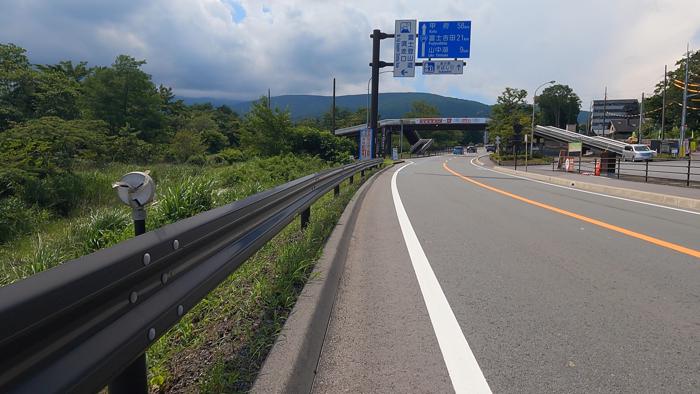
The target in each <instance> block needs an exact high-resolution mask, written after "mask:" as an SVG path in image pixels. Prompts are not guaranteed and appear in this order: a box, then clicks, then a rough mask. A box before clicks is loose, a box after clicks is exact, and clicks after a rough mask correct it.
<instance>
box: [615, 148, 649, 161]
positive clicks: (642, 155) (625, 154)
mask: <svg viewBox="0 0 700 394" xmlns="http://www.w3.org/2000/svg"><path fill="white" fill-rule="evenodd" d="M654 157H656V151H653V150H651V149H649V147H648V146H646V145H643V144H630V145H625V147H624V148H623V149H622V160H624V161H627V160H632V161H637V160H640V161H648V160H654Z"/></svg>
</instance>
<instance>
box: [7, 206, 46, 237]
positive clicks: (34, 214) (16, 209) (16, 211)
mask: <svg viewBox="0 0 700 394" xmlns="http://www.w3.org/2000/svg"><path fill="white" fill-rule="evenodd" d="M50 216H51V215H50V214H49V213H48V212H47V211H46V210H43V209H39V208H37V207H30V206H28V205H27V204H26V203H25V202H24V201H22V200H21V199H19V198H17V197H9V198H4V199H2V200H0V243H4V242H7V241H10V240H12V239H14V238H16V237H17V236H20V235H24V234H28V233H30V232H32V231H34V230H36V228H37V227H38V226H40V225H41V224H43V223H46V222H47V221H48V220H49V219H50Z"/></svg>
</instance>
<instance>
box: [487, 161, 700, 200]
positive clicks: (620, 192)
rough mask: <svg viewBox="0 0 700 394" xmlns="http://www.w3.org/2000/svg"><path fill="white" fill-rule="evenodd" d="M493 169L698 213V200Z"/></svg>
mask: <svg viewBox="0 0 700 394" xmlns="http://www.w3.org/2000/svg"><path fill="white" fill-rule="evenodd" d="M493 169H494V170H496V171H499V172H502V173H506V174H511V175H517V176H521V177H524V178H530V179H535V180H538V181H542V182H547V183H552V184H554V185H561V186H567V187H572V188H575V189H581V190H587V191H591V192H596V193H603V194H609V195H611V196H616V197H623V198H629V199H632V200H639V201H644V202H650V203H654V204H660V205H667V206H670V207H674V208H681V209H690V210H694V211H700V200H698V199H694V198H688V197H680V196H673V195H669V194H660V193H652V192H645V191H642V190H635V189H628V188H624V187H617V186H608V185H600V184H597V183H589V182H580V181H575V180H571V179H565V178H557V177H554V176H549V175H542V174H535V173H532V172H523V171H515V170H511V169H510V168H505V167H501V166H498V165H495V166H493Z"/></svg>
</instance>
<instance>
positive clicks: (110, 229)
mask: <svg viewBox="0 0 700 394" xmlns="http://www.w3.org/2000/svg"><path fill="white" fill-rule="evenodd" d="M331 165H332V164H330V163H326V162H324V161H321V160H320V159H318V158H313V157H296V156H291V155H289V156H283V157H274V158H267V159H253V160H250V161H247V162H244V163H237V164H235V165H232V166H226V167H216V168H212V167H192V166H173V165H168V166H154V167H151V168H150V169H151V175H152V176H153V178H154V180H155V181H156V184H157V192H156V195H157V196H156V201H155V203H154V205H153V207H152V208H150V209H149V219H148V221H147V222H148V226H149V228H155V227H158V226H162V225H165V224H168V223H171V222H174V221H177V220H181V219H183V218H186V217H190V216H193V215H196V214H197V213H200V212H203V211H206V210H209V209H212V208H214V207H216V206H219V205H222V204H226V203H229V202H232V201H234V200H238V199H241V198H244V197H247V196H249V195H252V194H255V193H258V192H260V191H263V190H266V189H268V188H270V187H273V186H276V185H278V184H281V183H284V182H287V181H290V180H292V179H295V178H299V177H301V176H304V175H307V174H309V173H312V172H315V171H319V170H321V169H324V168H327V167H330V166H331ZM133 170H144V168H138V167H135V166H125V165H116V166H112V167H109V168H106V169H103V170H94V169H88V170H84V171H82V172H79V173H78V174H77V177H78V178H79V179H81V180H82V181H83V182H86V183H88V184H90V186H89V187H87V188H85V190H83V191H82V192H81V193H82V194H81V196H82V198H83V199H82V200H80V201H79V202H78V204H77V205H76V207H78V208H75V212H74V215H73V216H72V217H70V218H68V219H60V218H59V219H56V220H53V221H51V220H49V222H47V223H44V224H43V225H41V226H40V227H41V228H42V230H41V231H35V232H34V233H33V234H31V235H29V236H25V237H19V238H16V239H14V240H13V241H10V242H8V243H6V244H5V245H3V246H0V286H2V285H6V284H8V283H12V282H14V281H17V280H20V279H22V278H25V277H27V276H30V275H33V274H35V273H37V272H41V271H44V270H46V269H49V268H51V267H54V266H56V265H58V264H61V262H63V261H65V260H68V259H74V258H77V257H79V256H82V255H85V254H88V253H90V252H93V251H95V250H98V249H101V248H104V247H108V246H111V245H114V244H116V243H118V242H120V241H122V240H125V239H128V238H129V237H131V236H132V231H133V230H132V225H131V218H130V211H129V209H128V208H127V207H123V206H121V205H120V204H118V203H117V202H116V201H115V198H114V192H113V191H112V190H111V187H110V186H111V182H112V181H113V180H116V179H118V178H119V177H120V176H121V175H122V174H124V173H126V172H129V171H133ZM353 187H357V184H355V185H353V186H351V187H344V188H343V192H342V193H341V196H340V198H333V197H332V196H326V197H324V198H322V199H321V200H319V201H318V202H317V203H316V204H315V205H314V207H313V208H312V215H311V222H310V224H309V226H308V227H307V228H306V229H305V230H304V231H302V230H300V229H299V224H298V222H294V223H292V224H291V225H290V226H288V227H287V228H285V229H284V230H283V231H282V232H281V233H280V234H278V235H277V236H276V237H275V238H274V239H273V240H272V241H271V242H269V243H268V244H267V245H265V246H264V247H263V248H262V249H261V250H260V251H259V252H258V253H257V254H256V255H255V256H254V257H252V258H251V259H250V260H249V261H248V262H246V264H244V265H243V266H242V267H241V268H240V269H239V270H238V271H237V272H236V273H235V274H233V275H231V276H230V277H229V278H228V279H226V281H224V283H222V284H221V285H220V286H219V287H218V288H217V289H216V290H214V291H213V292H212V293H211V294H209V295H208V296H207V297H206V298H205V299H204V300H203V301H202V302H200V303H199V304H198V305H197V306H196V307H195V308H194V309H193V310H192V311H190V312H189V313H188V314H187V315H185V317H184V318H183V319H182V321H181V322H180V323H179V324H178V325H176V326H175V327H174V328H173V329H171V330H170V331H169V332H168V333H166V334H165V336H163V338H161V339H160V340H159V341H157V342H156V343H155V344H154V345H153V346H152V347H151V348H150V349H149V351H148V360H149V361H148V362H149V382H150V384H151V388H152V390H155V391H183V390H184V391H203V392H229V391H245V390H247V389H249V388H250V386H251V384H252V382H253V381H254V379H255V376H256V374H257V371H258V370H259V368H260V366H261V365H262V362H263V361H264V359H265V357H266V355H267V352H268V351H269V349H270V348H271V346H272V344H273V342H274V340H275V337H276V335H277V334H278V332H279V330H280V329H281V327H282V325H283V324H284V321H285V320H286V318H287V315H288V313H289V310H290V309H291V308H292V306H293V305H294V302H295V301H296V298H297V296H298V294H299V291H300V290H301V288H302V286H303V284H304V283H305V281H306V280H307V278H308V275H309V273H310V271H311V269H312V267H313V264H314V263H315V261H316V259H317V258H318V255H319V253H320V251H321V248H322V246H323V243H324V240H325V239H326V237H327V236H328V234H329V233H330V231H331V230H332V228H333V226H334V225H335V222H336V221H337V218H338V217H339V215H340V213H341V212H342V210H343V207H344V206H345V204H346V203H347V201H348V200H349V199H350V197H351V196H352V193H353V192H354V190H355V189H354V188H353ZM88 207H89V208H88ZM47 220H48V219H47Z"/></svg>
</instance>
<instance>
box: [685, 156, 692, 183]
mask: <svg viewBox="0 0 700 394" xmlns="http://www.w3.org/2000/svg"><path fill="white" fill-rule="evenodd" d="M691 156H692V154H691ZM685 185H686V186H688V187H690V157H688V178H686V180H685Z"/></svg>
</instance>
